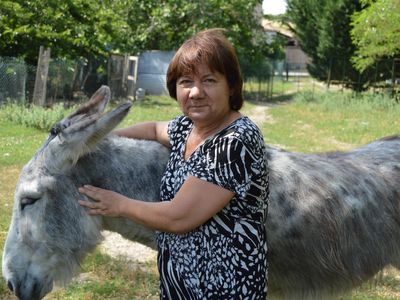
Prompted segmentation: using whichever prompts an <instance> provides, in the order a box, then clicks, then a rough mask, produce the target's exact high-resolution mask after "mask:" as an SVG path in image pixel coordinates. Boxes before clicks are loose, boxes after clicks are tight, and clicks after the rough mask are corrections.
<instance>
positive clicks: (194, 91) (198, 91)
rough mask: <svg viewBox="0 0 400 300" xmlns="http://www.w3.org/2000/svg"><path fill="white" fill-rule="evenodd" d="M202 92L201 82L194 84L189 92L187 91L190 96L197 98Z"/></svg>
mask: <svg viewBox="0 0 400 300" xmlns="http://www.w3.org/2000/svg"><path fill="white" fill-rule="evenodd" d="M203 93H204V90H203V87H202V86H201V84H194V85H193V86H192V87H191V89H190V93H189V97H190V98H198V97H201V96H202V95H203Z"/></svg>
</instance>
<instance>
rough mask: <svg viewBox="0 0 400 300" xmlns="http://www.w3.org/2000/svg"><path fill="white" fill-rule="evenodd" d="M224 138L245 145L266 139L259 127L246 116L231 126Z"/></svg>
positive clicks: (225, 132) (224, 133)
mask: <svg viewBox="0 0 400 300" xmlns="http://www.w3.org/2000/svg"><path fill="white" fill-rule="evenodd" d="M222 136H224V137H230V138H234V139H239V140H242V141H243V142H245V143H249V142H262V143H264V138H263V135H262V133H261V130H260V129H259V128H258V126H257V125H256V124H255V123H254V122H253V121H252V120H250V118H248V117H246V116H242V117H240V118H238V119H237V120H235V121H234V122H233V123H232V124H231V125H229V126H228V127H227V128H226V130H225V131H224V132H223V134H222Z"/></svg>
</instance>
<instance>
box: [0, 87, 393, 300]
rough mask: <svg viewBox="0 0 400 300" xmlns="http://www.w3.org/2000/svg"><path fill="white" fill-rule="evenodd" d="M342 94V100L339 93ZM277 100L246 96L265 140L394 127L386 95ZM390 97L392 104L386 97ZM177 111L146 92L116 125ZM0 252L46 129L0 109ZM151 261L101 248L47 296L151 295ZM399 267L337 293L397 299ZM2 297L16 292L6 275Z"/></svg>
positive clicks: (291, 143) (315, 141)
mask: <svg viewBox="0 0 400 300" xmlns="http://www.w3.org/2000/svg"><path fill="white" fill-rule="evenodd" d="M343 99H344V100H343ZM279 100H280V101H278V102H277V101H274V102H273V103H271V102H257V103H256V102H246V103H245V106H244V108H243V113H244V114H247V115H249V116H250V117H251V118H254V119H255V120H257V124H259V126H260V127H261V129H262V132H263V134H264V137H265V140H266V142H267V143H269V144H273V145H278V146H280V147H283V148H285V149H287V150H292V151H302V152H320V151H332V150H347V149H351V148H354V147H356V146H357V145H360V144H364V143H367V142H369V141H372V140H374V139H376V138H380V137H383V136H386V135H391V134H397V133H399V131H400V130H399V128H400V126H399V125H400V121H399V119H400V118H399V116H400V106H399V105H397V104H393V103H391V100H390V99H386V98H382V99H381V98H379V97H377V98H376V99H375V100H373V99H372V100H371V99H370V98H368V99H367V98H365V97H364V98H358V99H353V98H352V95H348V94H346V93H321V94H320V93H319V92H316V93H314V92H313V93H308V94H307V93H305V94H300V95H298V96H296V97H295V98H293V97H292V96H291V95H289V94H287V95H285V93H282V95H280V97H279ZM392 104H393V105H392ZM178 114H179V108H178V107H177V104H176V102H175V101H174V100H171V99H169V98H167V97H149V98H146V99H145V100H143V101H141V102H138V103H135V104H134V106H133V108H132V109H131V112H130V113H129V115H128V116H127V118H126V119H125V120H124V121H123V123H122V124H121V125H120V126H127V125H129V124H134V123H137V122H141V121H147V120H169V119H171V118H173V117H174V116H176V115H178ZM0 126H1V128H2V129H1V131H0V190H1V191H2V192H1V195H0V212H1V213H0V254H2V249H3V246H4V240H5V238H6V232H7V228H8V224H9V223H10V216H11V210H12V202H13V200H12V198H13V192H14V188H15V184H16V181H17V179H18V175H19V172H20V170H21V168H22V166H23V165H24V164H25V163H26V162H27V161H28V160H29V158H30V157H31V156H32V155H33V154H34V152H35V151H36V149H37V148H38V147H39V146H40V145H41V144H42V143H43V141H44V140H45V138H46V136H47V133H46V132H45V131H42V130H39V129H33V128H32V127H25V126H24V125H19V124H16V123H15V121H10V120H9V118H8V117H7V116H6V115H5V111H3V110H1V109H0ZM155 264H156V263H155V261H154V262H150V263H145V264H141V265H139V267H133V266H132V265H131V264H129V263H126V262H125V261H123V260H118V259H113V258H111V257H109V256H107V255H105V254H103V253H101V252H100V251H99V250H96V251H95V252H94V253H92V254H90V255H89V256H88V257H87V259H86V260H85V261H84V263H83V265H82V272H83V273H84V274H85V275H87V276H85V277H84V278H83V279H82V277H79V280H77V281H74V282H73V283H72V284H71V285H70V286H68V287H67V288H66V289H59V290H56V291H55V292H53V293H51V294H50V295H48V296H47V297H46V299H47V300H49V299H74V300H76V299H86V300H90V299H157V298H158V296H157V295H158V275H157V270H156V266H155ZM399 298H400V272H398V271H397V270H394V269H390V268H388V269H387V270H385V271H384V272H382V274H380V277H379V278H378V279H377V280H375V281H371V282H368V283H366V284H364V285H363V286H362V287H360V288H359V289H356V290H354V291H353V292H352V293H351V294H349V295H348V296H346V297H344V298H343V299H346V300H348V299H399ZM0 299H14V298H12V296H11V295H10V293H9V292H8V290H7V287H6V285H5V283H4V281H1V282H0Z"/></svg>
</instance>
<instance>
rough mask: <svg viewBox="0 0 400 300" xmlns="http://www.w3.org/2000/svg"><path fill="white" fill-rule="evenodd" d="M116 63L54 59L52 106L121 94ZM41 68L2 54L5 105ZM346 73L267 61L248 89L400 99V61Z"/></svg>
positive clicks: (21, 94)
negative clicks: (322, 77) (358, 92)
mask: <svg viewBox="0 0 400 300" xmlns="http://www.w3.org/2000/svg"><path fill="white" fill-rule="evenodd" d="M114 60H115V59H114ZM115 63H116V62H115V61H112V60H109V61H108V65H107V61H96V60H86V59H82V60H74V61H72V60H67V59H54V58H53V59H51V61H50V64H49V71H48V78H47V86H46V105H52V104H53V103H57V102H72V103H73V102H76V101H80V100H82V99H86V98H87V97H88V96H90V95H91V94H92V93H93V92H94V91H95V90H96V89H97V88H98V87H99V86H100V85H102V84H109V85H110V84H111V85H112V86H113V87H114V88H113V90H114V93H113V95H114V96H118V95H117V88H116V87H115V86H114V85H116V86H120V85H121V83H116V82H114V81H115V80H116V78H117V77H118V76H119V75H118V74H117V75H118V76H117V77H116V75H115V74H114V75H113V76H111V75H112V74H111V73H112V72H114V71H115V70H114V69H115V68H110V65H111V66H114V65H115ZM332 65H336V64H335V63H332ZM338 65H340V64H339V63H338ZM36 69H37V68H36V66H31V65H28V64H26V63H25V62H24V60H23V59H20V58H15V57H0V104H2V103H5V102H7V101H13V102H16V101H23V102H27V103H29V102H31V101H32V96H33V89H34V86H35V76H36ZM327 72H328V73H329V72H330V70H328V71H327ZM109 73H110V74H109ZM244 73H245V72H244ZM341 74H343V75H342V77H341V78H339V79H336V80H331V81H325V82H320V81H317V80H315V79H313V78H311V77H310V76H309V74H308V71H307V65H305V64H287V63H285V62H284V61H274V60H266V61H265V63H263V64H261V65H260V66H259V68H258V69H257V70H256V71H255V72H253V73H252V74H251V75H250V76H247V77H245V78H244V79H245V84H244V93H245V97H246V98H247V99H249V100H250V99H252V100H257V101H269V100H271V99H272V98H276V97H278V100H279V97H281V96H284V95H286V94H288V93H296V92H299V91H302V90H304V89H308V90H310V89H312V90H315V89H316V88H319V89H321V88H324V89H327V90H328V89H331V90H342V91H343V90H344V89H348V88H349V87H350V86H357V85H359V84H363V85H365V87H363V88H364V90H367V91H371V92H375V93H385V94H388V95H390V96H393V97H394V98H395V99H396V100H400V60H399V59H392V60H390V61H388V60H385V61H381V62H378V63H377V64H376V66H375V68H370V69H369V70H368V73H365V74H361V76H360V79H359V82H354V81H350V80H349V76H347V74H346V70H345V69H344V68H343V70H341ZM367 75H368V76H369V78H370V79H369V80H368V81H367V82H365V81H364V80H363V77H362V76H367ZM118 78H119V77H118ZM118 78H117V79H118ZM113 80H114V81H113Z"/></svg>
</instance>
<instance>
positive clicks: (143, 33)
mask: <svg viewBox="0 0 400 300" xmlns="http://www.w3.org/2000/svg"><path fill="white" fill-rule="evenodd" d="M260 4H261V1H260V0H248V1H243V0H231V1H226V0H225V1H223V0H208V1H193V0H191V1H188V0H185V1H183V0H161V1H160V0H150V1H142V0H133V1H132V5H131V11H130V12H129V18H128V23H129V26H130V28H131V30H132V36H131V37H130V38H131V40H130V42H129V44H130V45H131V46H132V47H133V48H132V49H133V50H136V51H142V50H150V49H158V50H172V49H177V48H178V47H179V46H180V45H181V44H182V42H183V41H185V40H186V39H187V38H189V37H190V36H192V35H193V34H194V33H196V32H198V31H200V30H203V29H206V28H212V27H221V28H226V29H228V30H229V31H228V37H229V39H230V40H231V42H232V43H233V44H234V46H235V48H236V50H237V51H238V53H239V55H240V56H247V57H252V58H254V59H256V58H258V57H260V56H262V57H265V55H269V54H272V53H274V49H271V47H270V46H268V45H267V43H266V39H265V35H264V31H263V29H262V27H261V22H260V21H261V20H260V19H259V18H257V16H256V15H255V14H254V11H255V7H256V6H257V5H260ZM259 17H260V18H261V16H259Z"/></svg>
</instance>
